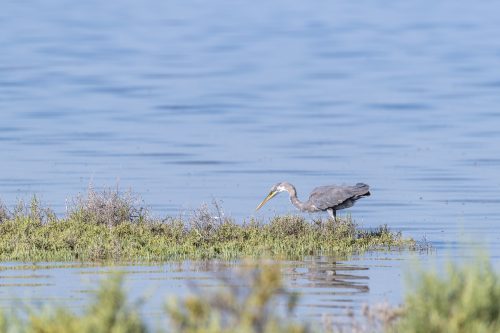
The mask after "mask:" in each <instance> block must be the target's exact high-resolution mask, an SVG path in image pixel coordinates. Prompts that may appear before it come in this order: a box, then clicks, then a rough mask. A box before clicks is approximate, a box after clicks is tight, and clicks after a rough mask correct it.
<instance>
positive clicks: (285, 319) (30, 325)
mask: <svg viewBox="0 0 500 333" xmlns="http://www.w3.org/2000/svg"><path fill="white" fill-rule="evenodd" d="M233 274H234V275H233V277H232V279H233V280H230V279H228V280H225V281H223V282H226V283H225V284H223V285H224V287H222V289H220V290H218V291H217V292H214V293H211V294H207V293H199V292H198V293H196V295H192V296H189V297H187V298H184V299H171V300H170V302H168V303H167V305H166V306H165V308H164V313H163V314H164V324H165V325H164V326H163V327H155V328H151V327H148V326H146V324H145V322H144V320H143V319H142V318H141V316H140V314H139V310H140V309H139V307H138V305H137V304H135V305H134V304H133V303H130V302H129V301H128V300H127V298H126V295H125V293H124V290H123V287H122V278H121V277H120V276H115V277H114V278H111V279H109V280H104V281H103V283H102V284H101V287H100V289H99V291H98V292H97V294H96V297H95V299H94V300H93V302H91V303H90V305H88V306H87V308H86V309H85V310H84V311H83V312H82V313H80V314H74V313H72V312H70V311H69V310H67V309H66V308H63V307H58V308H53V307H52V308H51V307H50V306H43V307H42V308H41V310H36V309H31V310H26V313H19V311H18V312H14V311H8V310H0V332H20V333H24V332H26V333H28V332H47V333H52V332H54V333H56V332H89V333H90V332H93V333H101V332H102V333H104V332H171V333H202V332H203V333H219V332H222V333H285V332H292V333H293V332H297V333H299V332H302V333H339V332H357V333H368V332H380V333H384V332H385V333H393V332H410V333H411V332H415V333H417V332H422V333H423V332H431V333H432V332H449V333H480V332H499V331H500V311H499V309H500V276H499V275H498V273H496V272H494V270H493V268H492V266H491V264H490V263H489V261H488V260H478V262H477V263H476V264H474V265H472V266H459V265H457V264H450V265H449V269H448V271H447V272H446V273H444V274H441V275H437V274H436V273H428V272H423V271H421V272H418V273H417V274H415V275H414V282H413V283H414V285H413V288H412V289H410V290H409V292H408V294H407V296H406V299H405V303H404V304H403V305H402V306H400V307H397V308H393V307H390V306H387V305H383V306H373V307H366V308H365V309H364V310H363V312H362V313H363V316H361V317H359V318H353V319H352V322H351V323H350V324H343V325H336V324H335V322H332V321H328V320H326V321H324V322H322V323H317V322H315V323H308V322H303V321H297V320H294V319H290V318H293V317H291V315H292V314H293V312H294V310H295V307H296V304H297V302H298V298H299V296H298V295H297V294H294V293H291V292H290V291H288V290H287V289H286V288H285V287H284V285H283V281H282V276H281V272H280V268H279V267H278V266H276V265H271V264H266V263H261V264H259V265H258V268H257V267H253V268H248V267H247V268H246V269H245V270H243V271H239V272H234V273H233ZM234 279H236V281H238V283H231V281H233V282H234ZM277 300H279V302H277ZM278 305H281V306H282V307H283V308H280V307H279V306H278Z"/></svg>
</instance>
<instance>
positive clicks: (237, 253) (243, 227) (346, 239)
mask: <svg viewBox="0 0 500 333" xmlns="http://www.w3.org/2000/svg"><path fill="white" fill-rule="evenodd" d="M413 245H414V242H413V241H412V240H405V239H403V238H402V237H401V235H400V234H398V233H393V232H390V231H389V230H387V229H385V228H380V229H377V230H374V231H369V232H367V231H362V230H360V229H357V228H356V227H355V225H354V224H353V223H352V222H351V221H350V220H346V221H343V222H340V223H335V222H333V221H330V220H326V221H319V220H318V221H315V222H308V221H306V220H305V219H304V218H302V217H299V216H283V217H275V218H273V219H272V220H271V221H270V222H269V223H267V224H264V223H259V222H256V221H251V222H250V223H244V224H236V223H235V222H233V221H231V220H225V221H223V222H222V223H218V224H214V225H213V226H212V228H211V229H210V230H209V231H207V230H205V229H199V228H197V227H193V226H191V225H189V223H188V222H185V221H183V220H176V219H174V220H168V221H163V222H155V221H145V222H138V223H133V222H130V221H124V222H122V223H119V224H117V225H111V226H108V225H105V224H99V223H93V222H87V221H82V220H77V219H59V220H56V219H54V220H51V221H49V222H46V223H41V222H40V221H39V220H36V219H32V218H30V217H29V216H23V217H17V218H15V219H10V220H7V221H4V222H2V223H0V260H21V261H26V260H29V261H50V260H59V261H60V260H91V261H92V260H150V261H153V260H157V261H158V260H169V259H209V258H225V259H229V258H235V257H241V256H281V257H286V258H298V257H300V256H303V255H311V254H345V253H350V252H354V251H366V250H372V249H378V248H384V249H389V248H391V247H394V248H404V247H412V246H413Z"/></svg>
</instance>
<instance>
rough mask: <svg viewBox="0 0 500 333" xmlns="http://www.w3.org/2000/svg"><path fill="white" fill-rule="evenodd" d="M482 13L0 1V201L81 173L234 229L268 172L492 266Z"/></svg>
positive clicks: (492, 94)
mask: <svg viewBox="0 0 500 333" xmlns="http://www.w3.org/2000/svg"><path fill="white" fill-rule="evenodd" d="M499 12H500V4H499V3H498V2H495V1H484V2H480V3H478V2H475V1H469V0H467V1H460V2H458V3H457V1H451V0H443V1H437V2H436V1H404V2H401V1H357V2H352V1H316V2H314V3H312V2H311V3H309V2H302V1H273V2H271V3H269V2H265V1H257V2H255V1H254V2H252V3H244V2H234V1H222V0H221V1H210V2H202V1H182V2H169V1H158V0H147V1H142V2H134V1H120V2H118V1H114V2H107V3H103V2H101V1H84V2H79V3H75V2H74V1H64V0H54V1H48V2H47V1H8V0H7V1H4V2H3V3H2V11H0V48H1V51H0V115H1V118H0V159H1V163H0V198H1V199H2V200H3V201H4V202H5V203H7V204H8V205H13V204H14V203H15V202H16V201H17V199H18V198H28V197H29V196H31V195H32V194H37V195H40V196H41V199H42V201H43V202H44V203H45V204H46V205H48V206H51V207H54V208H55V209H56V210H57V211H58V212H59V213H60V214H64V211H65V207H66V204H67V202H68V200H70V199H71V197H74V196H75V195H77V194H78V193H80V192H84V191H85V190H86V188H87V187H88V185H89V184H90V183H93V184H94V185H96V186H98V187H99V186H114V185H116V184H119V186H120V187H121V188H123V189H128V188H132V189H133V190H134V191H135V192H136V193H137V194H139V195H141V196H142V198H143V199H144V201H145V202H146V203H147V204H149V205H150V206H151V209H152V211H153V212H154V213H155V214H156V215H160V216H164V215H179V214H189V212H190V211H191V210H192V209H194V208H197V207H199V206H200V205H201V204H202V203H204V202H211V201H212V200H213V199H214V198H215V199H217V200H222V201H223V203H222V206H223V208H224V209H225V211H226V214H228V215H231V216H233V217H235V218H236V219H237V220H238V221H242V220H244V219H248V218H250V217H252V216H257V217H258V218H263V219H266V218H268V217H270V216H273V215H274V214H282V213H287V212H294V208H293V207H292V206H291V205H290V203H289V201H288V200H287V199H286V197H285V195H281V196H280V197H278V198H276V199H274V200H273V201H271V202H270V203H269V204H268V205H266V206H265V209H263V210H262V212H259V214H257V215H256V213H255V212H254V208H255V206H256V205H257V204H258V203H259V202H260V200H261V199H262V198H263V196H265V194H267V193H268V190H269V188H270V186H271V185H273V184H274V183H276V182H278V181H283V180H287V181H289V182H291V183H293V184H295V185H296V187H297V189H298V191H299V197H300V196H301V197H302V198H304V199H306V198H307V196H308V193H309V191H310V190H311V189H312V188H314V187H315V186H318V185H325V184H332V183H337V184H339V183H340V184H341V183H346V184H348V183H355V182H359V181H362V182H365V183H367V184H370V185H371V187H372V196H371V197H370V198H367V199H363V200H361V201H360V202H358V203H357V204H356V206H355V207H353V208H352V209H351V210H350V211H349V212H350V213H351V214H352V215H353V217H354V218H355V219H356V221H357V222H359V223H361V224H362V225H364V226H367V227H372V226H378V225H380V224H383V223H387V224H388V225H389V226H390V227H392V228H393V229H396V230H402V231H403V232H404V234H405V235H409V236H412V237H414V238H416V239H421V238H422V237H424V236H425V237H427V239H428V240H430V241H431V242H432V243H433V244H434V246H435V248H437V249H438V253H442V252H446V251H448V249H450V248H451V249H460V250H463V251H467V250H472V249H473V248H475V247H476V246H472V245H470V244H469V243H467V242H465V241H468V240H474V241H480V242H481V244H482V246H483V247H486V248H488V249H490V251H491V254H492V257H493V258H494V259H498V258H499V255H500V247H499V246H498V244H499V239H500V232H499V231H498V230H499V229H498V228H497V225H498V223H499V222H500V205H499V203H500V173H499V167H500V130H499V125H500V109H499V108H500V107H499V105H500V38H498V36H499V35H500V21H499V20H498V13H499ZM343 213H344V214H345V212H343ZM445 249H446V250H445ZM441 250H445V251H441ZM440 251H441V252H440ZM438 256H439V254H438ZM351 264H352V263H351ZM393 264H394V265H396V266H397V267H399V264H397V262H396V263H393ZM393 271H394V272H395V273H390V272H393ZM384 272H385V273H384V274H385V275H386V276H387V279H388V280H387V281H390V282H387V281H386V282H385V285H384V284H383V283H384V281H382V280H383V279H376V278H375V273H374V270H373V269H372V270H369V271H368V273H366V276H367V278H368V282H367V284H368V285H369V288H370V290H374V289H377V288H382V289H384V288H386V289H387V288H388V287H390V284H394V281H398V282H397V283H399V281H400V280H401V279H400V275H401V274H400V270H399V268H398V269H395V270H387V271H384ZM379 283H380V284H379ZM387 286H388V287H387ZM387 290H389V289H387ZM370 293H371V294H370ZM370 293H368V294H370V295H373V294H374V293H373V292H370ZM375 294H376V293H375ZM367 297H368V296H367ZM370 297H371V296H370ZM400 297H401V294H400V293H399V292H396V295H395V296H394V297H393V299H395V300H398V299H400ZM370 300H371V299H370Z"/></svg>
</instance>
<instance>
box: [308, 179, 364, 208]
mask: <svg viewBox="0 0 500 333" xmlns="http://www.w3.org/2000/svg"><path fill="white" fill-rule="evenodd" d="M368 193H369V186H368V185H366V184H362V183H358V184H356V185H354V186H339V185H328V186H320V187H317V188H315V189H314V190H313V191H312V193H311V196H310V197H309V202H310V203H311V204H313V205H314V206H316V207H317V208H318V209H321V210H325V209H328V208H332V207H335V206H338V205H340V204H342V203H343V202H344V201H346V200H348V199H352V198H355V199H357V198H358V197H359V196H362V195H367V194H368Z"/></svg>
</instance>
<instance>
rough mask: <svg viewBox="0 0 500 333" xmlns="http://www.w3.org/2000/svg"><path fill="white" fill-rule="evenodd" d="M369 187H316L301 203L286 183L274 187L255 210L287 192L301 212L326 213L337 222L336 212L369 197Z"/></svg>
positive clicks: (294, 191) (293, 188)
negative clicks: (279, 194)
mask: <svg viewBox="0 0 500 333" xmlns="http://www.w3.org/2000/svg"><path fill="white" fill-rule="evenodd" d="M369 190H370V187H369V186H368V185H366V184H363V183H357V184H356V185H353V186H338V185H327V186H320V187H316V188H315V189H314V190H313V191H312V192H311V195H310V196H309V200H307V201H306V202H301V201H300V200H299V199H298V198H297V191H296V190H295V187H294V186H293V185H292V184H290V183H287V182H282V183H278V184H276V185H274V186H273V187H272V188H271V192H269V194H268V195H267V197H266V198H265V199H264V200H262V202H261V203H260V204H259V205H258V206H257V208H256V209H255V210H259V209H260V208H261V207H262V206H264V204H265V203H266V202H268V201H269V200H271V199H272V198H273V197H274V196H275V195H276V194H278V193H280V192H283V191H287V192H288V194H289V195H290V201H291V202H292V204H293V205H294V206H295V207H297V208H298V209H299V210H300V211H302V212H309V213H314V212H319V211H323V212H324V211H325V210H326V211H327V212H328V215H330V217H331V218H332V219H334V220H335V221H336V220H337V210H339V209H344V208H349V207H352V206H353V205H354V203H355V202H356V200H358V199H359V198H362V197H367V196H369V195H370V191H369Z"/></svg>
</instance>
